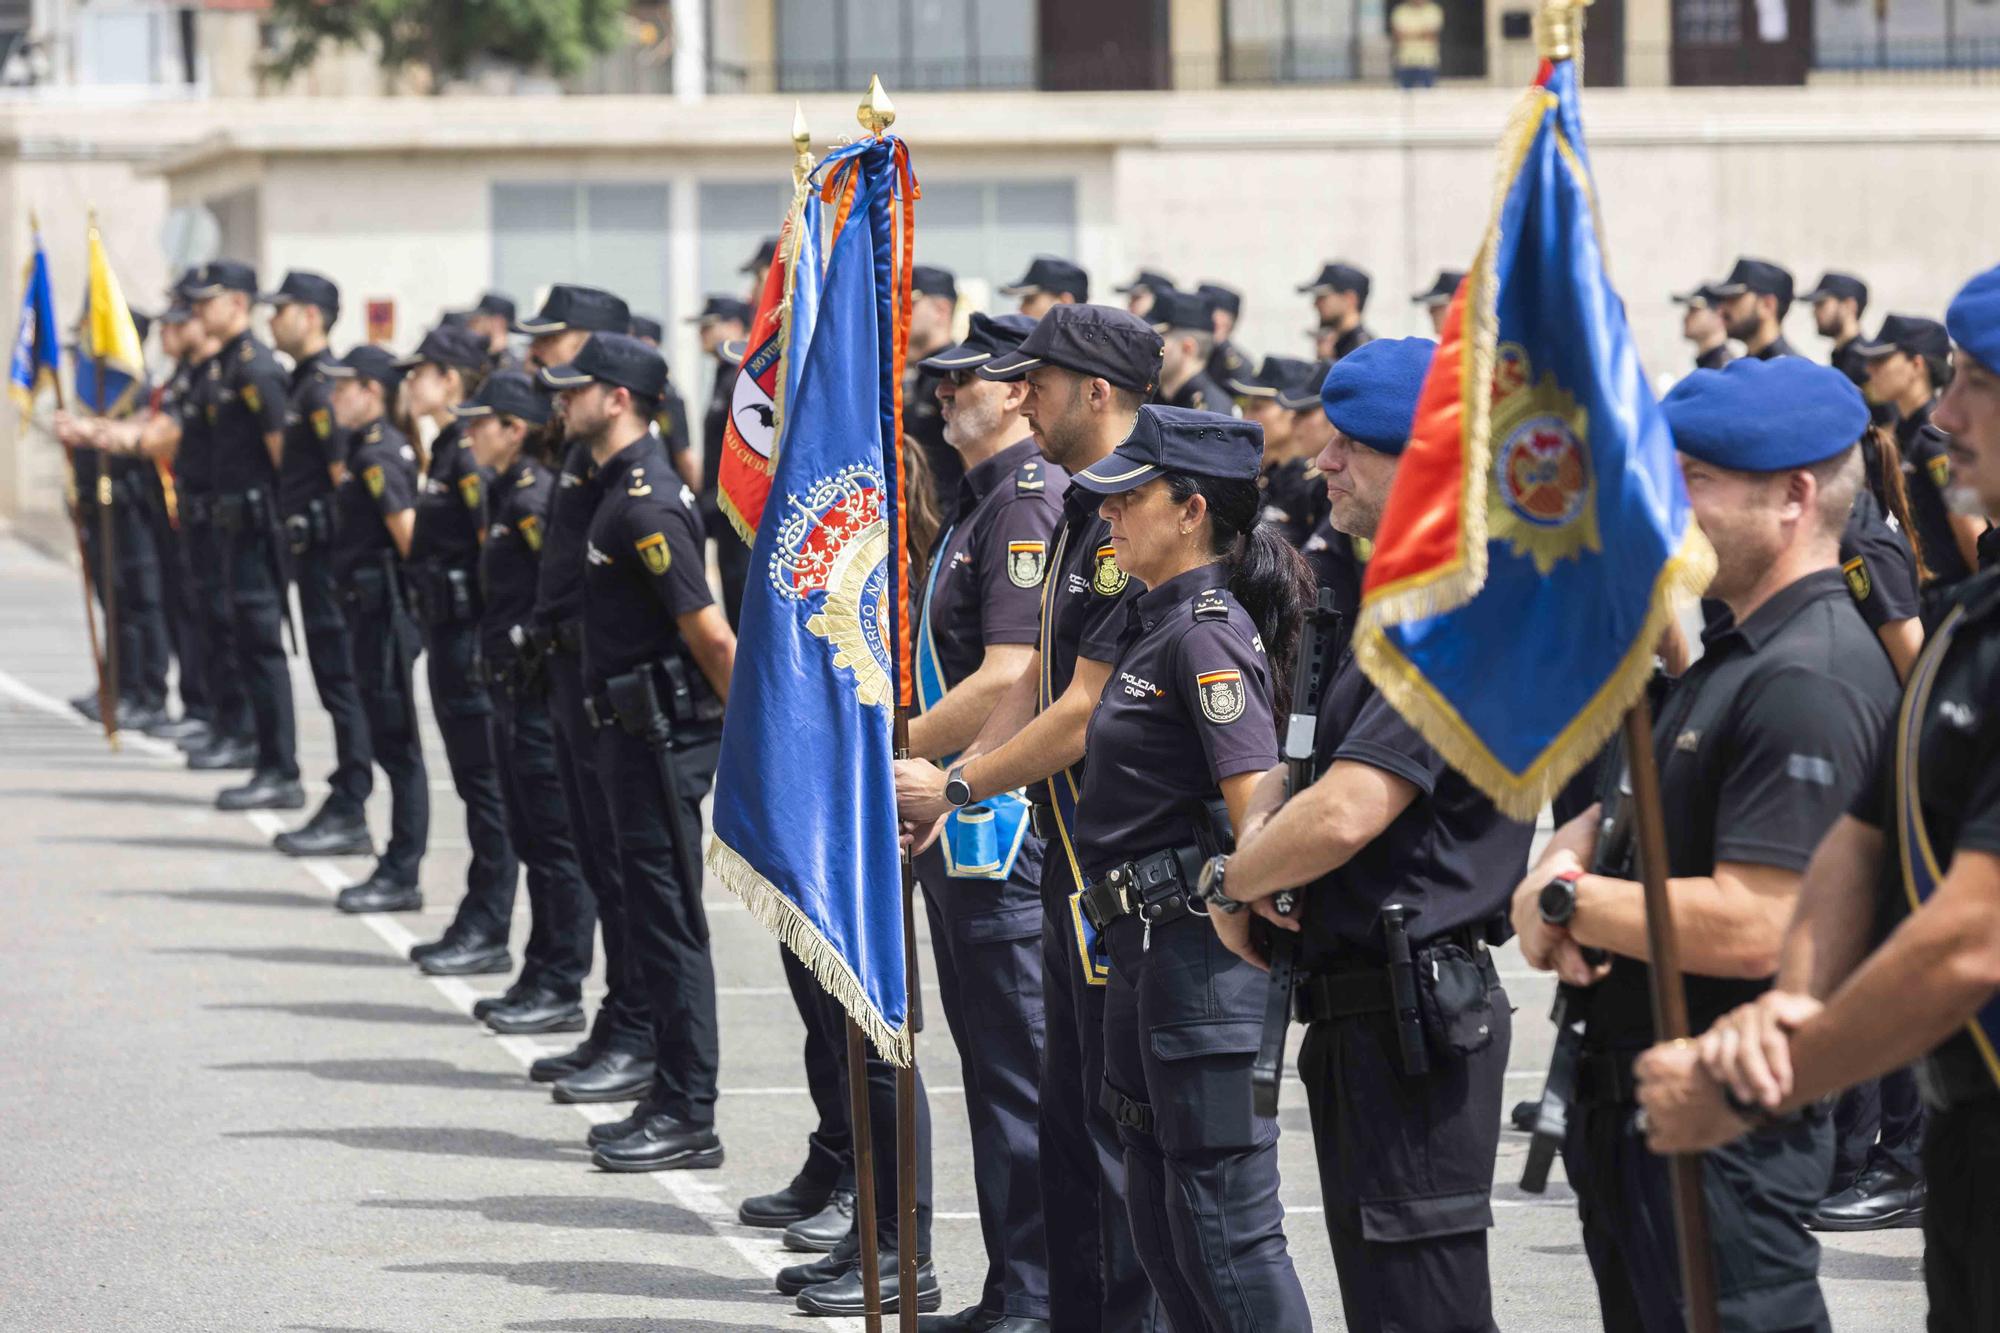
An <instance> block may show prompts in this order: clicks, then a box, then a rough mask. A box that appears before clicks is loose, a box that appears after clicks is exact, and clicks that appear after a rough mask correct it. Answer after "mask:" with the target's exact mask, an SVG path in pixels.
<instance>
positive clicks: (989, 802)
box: [917, 528, 1030, 879]
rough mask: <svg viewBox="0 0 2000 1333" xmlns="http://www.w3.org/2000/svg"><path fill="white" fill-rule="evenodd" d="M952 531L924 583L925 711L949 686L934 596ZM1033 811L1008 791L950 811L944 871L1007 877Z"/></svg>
mask: <svg viewBox="0 0 2000 1333" xmlns="http://www.w3.org/2000/svg"><path fill="white" fill-rule="evenodd" d="M951 534H952V529H950V528H946V529H945V531H944V535H943V536H942V537H940V538H939V539H938V542H937V545H936V546H934V547H933V548H932V549H933V550H935V551H936V552H937V556H938V558H937V560H936V562H935V563H934V564H933V565H932V567H931V576H930V578H929V579H928V580H926V582H925V585H924V613H923V616H922V618H921V619H920V621H919V623H918V626H917V705H918V707H919V708H920V709H921V710H922V711H924V712H929V711H930V710H931V709H933V708H935V707H937V702H938V700H939V699H942V698H943V697H944V692H945V688H946V687H945V682H944V667H943V664H942V663H940V662H939V661H938V655H937V643H936V641H935V640H933V639H932V637H931V598H932V596H933V595H934V594H935V593H936V592H937V581H938V575H939V574H940V573H942V572H943V570H944V566H945V562H946V557H947V556H948V555H949V553H950V550H951ZM957 758H958V756H957V755H955V754H954V755H948V756H946V758H945V761H944V766H945V767H946V768H947V769H949V768H950V767H951V765H952V763H953V761H954V760H956V759H957ZM1029 812H1030V807H1029V805H1028V799H1027V797H1025V796H1024V795H1022V794H1021V793H1020V792H1019V791H1009V792H1002V793H1000V794H999V795H998V796H992V797H988V798H987V799H986V800H984V801H976V802H974V803H973V804H971V805H968V806H965V807H963V808H961V809H957V810H953V811H952V812H951V813H950V814H948V815H946V816H945V817H944V829H943V833H942V835H941V836H940V838H939V839H938V844H939V846H940V848H941V849H942V850H943V852H944V872H945V874H947V875H949V876H951V877H952V878H953V879H1006V878H1007V877H1008V876H1009V875H1011V874H1012V873H1013V872H1014V860H1015V858H1016V857H1018V856H1019V855H1020V854H1021V844H1022V842H1024V841H1025V840H1026V839H1027V836H1028V816H1029Z"/></svg>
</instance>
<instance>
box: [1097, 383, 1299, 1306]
mask: <svg viewBox="0 0 2000 1333" xmlns="http://www.w3.org/2000/svg"><path fill="white" fill-rule="evenodd" d="M1262 457H1263V431H1262V430H1260V429H1259V428H1258V427H1257V426H1256V425H1254V424H1252V423H1250V422H1246V421H1239V420H1237V419H1235V418H1233V417H1225V416H1218V415H1216V414H1214V413H1210V412H1196V411H1190V410H1185V409H1180V408H1171V407H1146V408H1143V409H1141V410H1140V412H1139V417H1138V421H1137V423H1136V424H1135V425H1134V426H1133V428H1132V433H1131V435H1130V436H1128V437H1127V438H1126V440H1125V442H1124V443H1123V444H1121V445H1119V446H1118V448H1117V449H1116V450H1114V451H1113V452H1112V454H1111V455H1110V457H1108V458H1106V459H1104V460H1102V461H1101V462H1098V463H1096V464H1094V465H1093V466H1091V467H1089V468H1087V469H1085V470H1084V471H1082V472H1079V473H1077V474H1076V476H1075V478H1074V479H1073V481H1074V484H1075V485H1076V486H1079V487H1081V488H1083V489H1084V490H1087V491H1093V492H1096V493H1098V494H1100V495H1103V496H1104V497H1105V499H1104V501H1103V504H1102V511H1103V514H1104V517H1105V518H1106V519H1107V520H1108V521H1109V522H1110V525H1111V544H1112V546H1113V547H1114V548H1115V550H1116V553H1117V557H1118V568H1119V569H1121V570H1123V571H1125V573H1126V574H1129V575H1130V576H1131V577H1133V578H1136V579H1140V580H1142V581H1143V582H1144V583H1145V585H1146V588H1147V591H1146V592H1145V593H1144V594H1143V595H1141V596H1140V597H1139V598H1138V600H1137V601H1136V602H1135V603H1134V604H1133V608H1132V611H1131V615H1130V621H1129V624H1128V626H1127V628H1126V631H1125V634H1124V637H1123V639H1122V640H1121V642H1120V646H1119V652H1118V658H1117V660H1116V662H1115V663H1114V664H1113V666H1112V668H1111V672H1112V674H1111V679H1110V681H1109V682H1108V683H1107V684H1106V686H1105V690H1104V695H1103V697H1102V698H1101V699H1100V700H1099V702H1098V705H1097V708H1096V710H1095V712H1094V713H1093V714H1092V716H1091V721H1090V729H1089V732H1088V733H1087V736H1086V739H1085V742H1084V746H1085V753H1086V754H1087V755H1088V756H1089V761H1090V762H1089V767H1088V768H1087V769H1086V770H1085V772H1084V782H1083V790H1082V792H1081V793H1080V795H1079V796H1078V799H1077V825H1076V832H1075V851H1076V856H1077V860H1078V862H1079V863H1080V864H1081V866H1082V867H1083V870H1084V873H1085V875H1086V876H1087V877H1088V880H1089V887H1088V888H1086V889H1085V890H1084V893H1083V904H1082V905H1083V909H1084V910H1085V911H1086V912H1088V913H1089V914H1090V915H1091V917H1092V919H1093V920H1094V921H1095V922H1096V923H1097V924H1098V926H1099V929H1100V930H1102V931H1104V932H1105V938H1106V940H1107V942H1108V948H1109V952H1110V955H1111V980H1110V989H1109V991H1108V993H1107V995H1106V998H1105V1010H1104V1087H1103V1092H1102V1096H1103V1099H1104V1102H1105V1104H1106V1108H1107V1109H1108V1110H1110V1111H1111V1112H1112V1114H1113V1115H1114V1116H1115V1117H1116V1119H1117V1121H1118V1123H1119V1126H1120V1135H1121V1137H1122V1139H1123V1141H1124V1145H1125V1170H1126V1212H1127V1214H1128V1216H1129V1217H1130V1218H1131V1222H1132V1235H1133V1239H1134V1241H1135V1242H1136V1244H1137V1246H1138V1250H1139V1255H1140V1261H1141V1263H1142V1264H1143V1265H1144V1267H1145V1270H1146V1275H1147V1277H1148V1278H1149V1279H1150V1280H1151V1281H1152V1284H1153V1288H1154V1290H1155V1291H1157V1292H1158V1293H1159V1297H1160V1302H1161V1304H1162V1305H1163V1306H1164V1307H1165V1309H1166V1311H1167V1315H1168V1318H1169V1319H1170V1320H1171V1322H1172V1324H1173V1326H1174V1327H1175V1328H1176V1329H1180V1330H1193V1329H1242V1328H1283V1329H1305V1328H1309V1327H1311V1323H1312V1318H1311V1315H1310V1314H1309V1313H1308V1311H1307V1309H1306V1302H1305V1294H1304V1292H1303V1291H1302V1290H1301V1289H1300V1286H1299V1280H1298V1277H1297V1275H1296V1274H1295V1273H1294V1272H1293V1271H1292V1262H1291V1257H1290V1255H1288V1254H1287V1253H1286V1250H1285V1237H1284V1231H1283V1218H1284V1215H1283V1212H1282V1210H1281V1209H1280V1208H1279V1206H1278V1201H1277V1184H1278V1157H1277V1139H1278V1128H1277V1124H1276V1122H1275V1121H1274V1120H1271V1119H1268V1118H1264V1117H1260V1116H1257V1115H1256V1114H1254V1113H1253V1111H1252V1109H1251V1098H1250V1062H1251V1059H1252V1057H1253V1056H1254V1054H1255V1052H1256V1049H1257V1041H1258V1034H1259V1029H1260V1025H1261V1022H1262V1016H1263V1011H1264V997H1265V991H1266V988H1267V984H1268V983H1267V981H1266V978H1265V976H1264V973H1263V972H1261V971H1259V970H1258V969H1257V968H1256V967H1254V966H1252V965H1251V964H1250V963H1248V962H1245V961H1243V960H1242V959H1239V958H1237V957H1236V956H1235V955H1233V954H1232V953H1230V952H1229V950H1228V949H1227V948H1225V947H1224V946H1223V944H1222V942H1221V940H1220V939H1218V938H1217V936H1216V933H1215V932H1214V931H1213V930H1211V929H1209V926H1208V922H1207V921H1206V920H1205V919H1204V918H1203V916H1202V915H1201V912H1202V905H1201V904H1200V903H1199V902H1197V901H1191V898H1192V896H1193V891H1194V888H1195V880H1196V875H1197V872H1198V869H1199V866H1200V863H1201V859H1202V857H1203V855H1204V852H1205V851H1213V850H1214V847H1213V846H1212V845H1211V846H1209V847H1207V848H1203V847H1198V846H1197V845H1195V842H1196V840H1195V838H1193V837H1191V836H1190V833H1189V830H1190V827H1191V826H1198V825H1199V824H1201V823H1202V821H1203V818H1204V817H1206V818H1207V820H1208V821H1209V823H1210V825H1211V828H1213V829H1214V832H1213V834H1212V835H1211V842H1213V841H1220V840H1221V838H1222V836H1223V834H1222V831H1221V829H1220V828H1219V827H1216V825H1217V824H1218V821H1219V820H1220V819H1222V818H1227V819H1228V821H1229V822H1230V824H1232V825H1234V824H1235V823H1236V822H1237V821H1239V820H1240V819H1241V818H1242V816H1243V812H1244V810H1245V809H1246V808H1247V806H1248V804H1249V800H1250V789H1251V788H1252V787H1253V786H1254V785H1255V784H1256V782H1257V779H1258V777H1259V776H1260V775H1261V774H1262V773H1263V772H1264V771H1265V770H1266V769H1268V768H1270V767H1272V766H1273V765H1274V764H1275V763H1276V762H1277V757H1278V743H1277V742H1278V736H1277V725H1276V722H1275V720H1274V715H1273V699H1272V680H1273V677H1274V674H1275V675H1276V676H1277V678H1278V679H1281V680H1282V679H1284V675H1285V665H1286V659H1287V658H1288V657H1289V655H1290V652H1291V650H1292V649H1293V648H1294V647H1295V645H1296V639H1297V634H1298V625H1299V614H1300V610H1301V608H1302V606H1303V605H1304V602H1305V600H1306V598H1307V597H1308V596H1309V595H1310V593H1311V589H1312V576H1311V574H1310V572H1309V571H1308V569H1307V567H1306V565H1305V562H1304V560H1303V558H1302V557H1300V556H1299V554H1298V553H1297V552H1296V551H1294V550H1292V549H1291V547H1289V546H1288V545H1286V544H1285V542H1284V539H1283V538H1282V537H1280V536H1279V535H1278V534H1277V532H1276V531H1275V530H1274V529H1272V528H1269V527H1266V526H1260V525H1259V524H1258V521H1257V518H1258V511H1259V509H1260V506H1261V499H1260V497H1259V494H1258V490H1257V473H1258V469H1259V465H1260V463H1261V461H1262ZM1267 649H1268V652H1267ZM1273 659H1275V660H1273ZM1217 803H1221V804H1224V805H1226V807H1227V814H1226V816H1224V815H1208V814H1207V811H1209V810H1210V809H1212V808H1213V807H1214V806H1215V805H1216V804H1217ZM1215 901H1216V902H1218V903H1219V904H1221V905H1223V906H1227V905H1228V900H1227V899H1226V898H1218V899H1216V900H1215Z"/></svg>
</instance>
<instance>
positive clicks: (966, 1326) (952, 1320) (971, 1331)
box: [917, 1305, 1049, 1333]
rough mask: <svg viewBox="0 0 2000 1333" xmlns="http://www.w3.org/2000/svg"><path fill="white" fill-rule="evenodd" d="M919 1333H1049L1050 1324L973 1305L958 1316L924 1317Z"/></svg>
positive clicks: (1046, 1321)
mask: <svg viewBox="0 0 2000 1333" xmlns="http://www.w3.org/2000/svg"><path fill="white" fill-rule="evenodd" d="M917 1333H1049V1321H1048V1320H1046V1319H1034V1318H1030V1317H1029V1316H1027V1315H1024V1314H1008V1313H1007V1312H1006V1311H1005V1310H983V1309H981V1308H980V1307H979V1306H977V1305H973V1306H968V1307H967V1308H965V1309H963V1310H960V1311H959V1312H958V1313H957V1314H927V1315H924V1316H923V1317H922V1318H920V1319H918V1320H917Z"/></svg>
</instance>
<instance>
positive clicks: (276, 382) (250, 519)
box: [189, 260, 306, 810]
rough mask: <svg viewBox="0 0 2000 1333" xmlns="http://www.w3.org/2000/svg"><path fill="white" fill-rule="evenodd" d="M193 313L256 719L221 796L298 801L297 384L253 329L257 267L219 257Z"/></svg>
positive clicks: (248, 806)
mask: <svg viewBox="0 0 2000 1333" xmlns="http://www.w3.org/2000/svg"><path fill="white" fill-rule="evenodd" d="M189 296H190V297H192V298H193V309H194V315H195V318H196V319H198V320H200V321H201V322H202V325H203V327H205V328H206V329H207V330H208V334H209V336H210V337H211V338H213V339H214V340H215V341H216V343H217V344H218V347H217V350H216V352H215V355H214V356H213V358H211V359H210V361H209V363H208V395H207V402H206V404H205V406H206V408H207V412H208V425H209V431H210V434H211V445H212V448H213V450H214V481H215V498H214V510H213V515H214V524H215V528H216V532H217V536H218V544H219V545H220V546H221V548H222V554H223V558H224V560H225V562H226V568H225V570H224V578H225V579H226V580H227V583H228V597H229V606H230V614H231V625H232V628H233V630H234V632H235V639H236V648H237V654H238V666H239V667H240V668H241V670H242V672H243V681H244V688H245V690H246V692H247V693H248V694H249V697H250V710H251V714H252V716H253V717H254V718H255V721H256V729H257V735H256V739H257V759H256V767H255V769H254V770H253V771H252V773H251V775H250V781H249V782H247V783H245V784H244V785H242V786H240V787H231V788H228V789H226V790H225V791H223V792H222V793H221V794H220V795H218V796H217V797H216V805H217V807H218V808H220V809H223V810H296V809H298V808H299V807H300V806H302V805H304V804H305V800H306V796H305V789H304V788H303V787H301V786H300V785H299V764H298V755H297V749H298V741H297V735H296V730H295V723H294V720H293V717H292V676H291V671H290V668H289V666H288V665H287V663H286V661H285V641H284V633H285V628H284V627H285V625H286V622H287V620H288V617H289V614H290V612H289V608H288V604H287V601H286V596H285V584H286V578H285V563H284V562H285V555H284V550H283V540H284V539H283V536H282V535H281V532H282V530H281V526H280V524H279V521H278V461H279V459H280V458H281V457H282V455H283V451H284V431H285V406H286V402H287V400H288V398H289V395H290V391H291V386H290V385H289V384H288V383H287V382H286V378H285V372H284V368H283V367H282V366H280V365H279V364H278V359H277V358H276V357H275V356H273V355H272V354H271V349H270V348H268V347H266V346H264V344H263V343H261V342H259V341H258V340H257V339H256V338H255V337H254V336H253V335H252V334H251V332H250V305H251V302H252V301H254V300H255V299H256V296H257V273H256V270H254V269H252V268H251V267H250V266H249V265H248V264H238V263H235V262H232V261H230V260H219V261H217V262H215V263H213V264H210V265H208V267H206V268H205V269H203V270H202V276H201V282H200V285H199V286H198V287H196V288H195V289H194V290H192V291H191V292H190V293H189Z"/></svg>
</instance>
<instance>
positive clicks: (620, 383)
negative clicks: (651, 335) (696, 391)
mask: <svg viewBox="0 0 2000 1333" xmlns="http://www.w3.org/2000/svg"><path fill="white" fill-rule="evenodd" d="M541 379H542V383H543V384H544V385H546V386H547V387H549V388H551V389H579V388H582V387H583V386H584V385H586V384H589V383H592V382H593V381H594V382H596V383H598V384H609V385H611V386H612V387H614V388H619V389H629V390H631V391H632V392H633V393H635V394H637V395H638V396H639V397H641V398H649V399H657V398H658V397H659V396H660V395H661V394H662V393H664V392H666V388H667V363H666V360H665V358H663V357H662V356H661V355H660V354H659V353H658V352H656V351H654V350H653V349H652V348H650V347H648V346H646V344H644V343H642V342H640V341H639V340H638V339H637V338H634V337H632V336H631V335H630V334H627V333H605V334H600V335H598V336H597V337H595V338H592V339H591V340H590V341H589V342H587V343H585V344H584V345H583V349H582V350H581V351H579V352H578V353H577V354H576V359H575V360H574V361H571V362H570V363H569V364H567V365H561V366H555V367H552V368H544V369H543V371H542V372H541Z"/></svg>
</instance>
